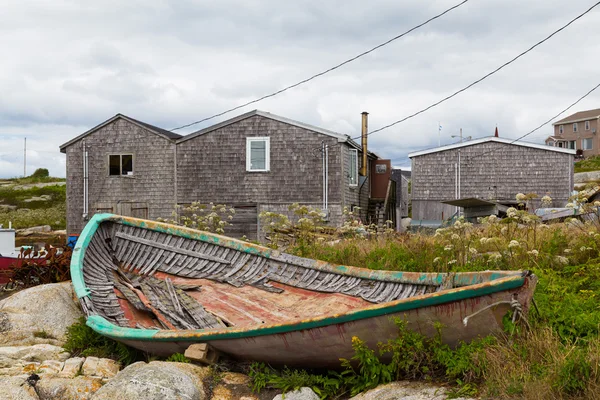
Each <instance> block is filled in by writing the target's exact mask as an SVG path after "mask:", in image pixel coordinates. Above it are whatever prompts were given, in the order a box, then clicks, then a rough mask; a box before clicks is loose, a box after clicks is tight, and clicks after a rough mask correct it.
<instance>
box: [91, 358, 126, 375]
mask: <svg viewBox="0 0 600 400" xmlns="http://www.w3.org/2000/svg"><path fill="white" fill-rule="evenodd" d="M119 369H121V364H120V363H119V362H117V361H115V360H111V359H110V358H97V357H88V358H86V359H85V362H84V363H83V366H82V367H81V371H82V373H83V375H86V376H96V377H99V378H112V377H113V376H115V375H117V374H118V373H119Z"/></svg>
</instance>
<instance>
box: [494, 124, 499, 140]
mask: <svg viewBox="0 0 600 400" xmlns="http://www.w3.org/2000/svg"><path fill="white" fill-rule="evenodd" d="M494 136H495V137H498V125H496V132H494Z"/></svg>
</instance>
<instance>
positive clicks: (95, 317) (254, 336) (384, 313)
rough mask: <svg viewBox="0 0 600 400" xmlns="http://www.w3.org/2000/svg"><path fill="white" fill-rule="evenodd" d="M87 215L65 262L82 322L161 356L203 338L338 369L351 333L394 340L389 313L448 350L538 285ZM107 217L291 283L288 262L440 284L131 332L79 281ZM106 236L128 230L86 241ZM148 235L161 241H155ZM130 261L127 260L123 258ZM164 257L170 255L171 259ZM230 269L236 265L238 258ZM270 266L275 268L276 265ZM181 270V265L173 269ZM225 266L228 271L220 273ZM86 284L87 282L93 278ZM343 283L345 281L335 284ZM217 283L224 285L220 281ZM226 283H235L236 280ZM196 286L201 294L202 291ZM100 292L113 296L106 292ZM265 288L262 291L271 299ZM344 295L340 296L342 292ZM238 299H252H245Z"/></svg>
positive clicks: (509, 275)
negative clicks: (291, 313)
mask: <svg viewBox="0 0 600 400" xmlns="http://www.w3.org/2000/svg"><path fill="white" fill-rule="evenodd" d="M94 218H96V220H95V221H92V222H94V223H95V224H96V225H92V226H90V227H89V229H88V227H86V230H84V232H83V233H82V235H81V237H80V241H78V242H77V245H76V247H75V251H74V257H73V261H72V265H71V274H72V277H73V282H74V285H75V290H76V293H77V295H78V297H79V298H80V299H81V301H82V305H83V306H84V311H85V312H86V314H87V315H88V318H87V324H88V325H89V326H90V327H92V328H93V329H94V330H95V331H97V332H99V333H101V334H102V335H105V336H108V337H110V338H112V339H115V340H118V341H121V342H123V343H125V344H128V345H130V346H132V347H135V348H138V349H141V350H144V351H147V352H150V353H153V354H158V355H163V356H168V355H170V354H173V353H183V352H185V350H186V349H187V348H188V347H189V346H190V345H192V344H194V343H209V344H210V345H211V346H212V347H213V348H215V349H217V350H219V351H221V352H223V353H225V354H228V355H230V356H232V357H234V358H237V359H240V360H256V361H264V362H268V363H271V364H285V365H290V366H292V365H293V366H310V367H328V368H336V367H339V366H340V361H339V359H340V358H351V357H352V355H353V354H354V352H353V349H352V338H353V337H358V338H360V339H361V340H363V341H365V342H366V343H367V344H368V345H369V346H370V347H371V348H376V345H377V343H378V342H385V341H387V340H388V339H392V338H394V337H396V336H397V334H398V328H397V326H396V323H395V319H402V320H405V321H406V322H407V325H408V328H409V329H411V330H414V331H416V332H419V333H421V334H423V335H426V336H430V337H431V336H434V335H436V334H437V332H438V331H437V328H436V325H437V323H439V324H441V325H442V329H441V335H442V340H443V341H444V342H445V343H447V344H449V345H451V346H455V345H457V344H458V343H460V342H461V341H469V340H472V339H474V338H477V337H484V336H487V335H488V334H490V333H496V332H499V331H501V330H502V326H503V324H502V319H503V318H504V317H505V316H506V315H507V313H508V312H509V311H510V310H511V307H515V306H518V308H519V312H522V313H523V314H524V315H526V314H527V312H528V309H529V304H530V302H531V299H532V296H533V292H534V289H535V285H536V282H537V278H536V277H535V275H532V274H530V273H528V272H527V271H485V272H474V273H457V274H409V273H401V272H390V271H371V270H365V269H361V268H354V267H346V266H331V265H328V264H326V263H323V262H319V261H315V260H307V259H302V260H300V259H297V258H294V257H293V256H292V257H290V256H285V257H284V256H282V255H280V254H275V253H273V252H270V249H266V248H259V247H258V246H255V245H248V244H245V243H243V242H233V241H231V240H230V239H227V238H223V237H215V236H210V235H209V234H206V233H201V234H198V233H196V231H189V230H185V229H181V228H179V227H173V226H168V225H165V224H157V223H155V222H151V221H142V220H135V219H131V218H125V217H118V216H110V215H104V216H102V215H101V216H95V217H94ZM106 221H111V222H117V223H119V224H125V225H127V226H128V229H129V228H131V227H136V228H139V227H140V226H143V228H144V229H151V230H153V232H154V233H157V232H160V233H161V234H162V233H165V232H168V233H169V234H177V235H178V236H182V237H186V238H188V239H190V238H191V239H193V240H201V241H205V242H207V243H208V242H210V243H212V244H215V243H218V244H219V245H223V244H224V245H225V246H228V248H229V250H225V251H223V252H221V253H214V252H210V254H213V256H211V257H213V259H215V260H221V259H222V258H223V257H224V256H225V254H228V256H231V254H232V253H231V251H230V250H235V251H240V252H245V253H244V254H247V255H251V256H252V257H258V258H260V259H264V260H266V262H267V264H271V267H270V268H271V271H272V273H273V274H275V272H274V271H276V270H277V268H279V270H284V271H286V272H285V273H284V274H283V275H285V277H286V279H288V281H289V279H290V278H289V277H290V276H292V274H291V273H290V272H287V271H288V270H285V268H288V266H289V265H288V264H290V263H291V262H292V261H293V262H297V265H298V267H297V268H296V267H294V269H293V270H294V271H296V269H298V271H300V269H302V268H304V269H310V270H315V271H318V273H319V274H322V276H323V277H324V280H323V281H322V282H327V283H330V282H336V281H335V280H331V278H330V276H331V274H334V275H336V277H337V278H336V279H342V278H343V279H345V278H344V277H346V276H347V277H349V278H352V279H360V280H362V281H361V282H363V283H364V282H367V281H374V282H381V283H382V284H388V285H395V284H396V283H394V282H398V283H402V284H405V285H409V284H412V285H413V286H414V287H415V290H416V288H418V287H420V286H419V285H423V284H424V283H425V284H428V285H437V287H438V289H437V290H436V291H435V292H431V291H427V290H423V291H422V292H416V291H413V293H422V294H417V295H412V296H408V297H401V296H400V297H398V298H397V299H396V300H393V301H385V302H381V303H378V304H373V302H370V303H367V304H366V305H364V306H361V307H360V308H356V309H351V310H348V309H344V310H342V309H341V307H340V306H338V307H337V308H336V303H335V302H331V303H327V304H328V306H323V307H322V309H318V312H316V313H314V314H313V315H311V317H309V318H302V319H296V320H290V319H283V320H281V321H273V320H267V319H266V318H265V320H264V321H262V322H263V323H262V324H261V323H260V321H258V324H256V323H255V324H250V325H246V326H241V325H236V324H234V325H233V326H228V327H224V328H210V329H138V328H139V322H140V321H135V319H132V318H131V314H127V313H125V314H123V315H124V316H125V320H128V321H129V325H128V326H124V325H121V326H118V325H116V324H115V323H113V322H110V321H108V320H107V319H106V318H104V317H103V316H101V315H100V313H101V312H102V311H103V310H102V309H100V308H99V305H100V306H101V304H109V303H102V302H107V301H108V300H107V299H99V300H98V301H99V303H94V299H93V297H94V296H93V293H94V292H96V293H100V290H101V289H102V283H98V285H100V286H96V287H97V289H94V286H93V285H92V286H90V288H91V289H90V288H87V287H85V286H84V285H85V279H84V276H85V274H86V273H87V274H90V271H89V268H94V265H95V264H94V263H93V262H90V261H88V263H87V265H88V266H87V268H88V270H87V272H86V271H84V262H83V260H84V257H85V250H86V247H87V246H88V244H89V243H90V240H91V238H92V237H93V234H94V232H95V230H96V229H97V225H100V224H101V223H103V222H106ZM110 232H112V237H115V238H117V239H118V238H129V237H131V235H130V234H121V233H119V232H118V231H110V230H107V231H106V232H104V233H103V234H101V235H100V236H101V237H102V238H103V239H102V241H98V242H97V243H96V244H92V248H93V249H95V251H97V250H98V249H100V247H101V246H102V243H105V242H107V241H108V242H110V240H108V237H107V236H106V235H109V233H110ZM115 232H116V233H115ZM103 235H105V236H103ZM156 237H158V236H156ZM154 240H163V239H160V238H159V239H156V238H155V239H154ZM138 242H141V244H139V245H138V246H137V247H136V246H132V249H133V250H134V251H138V252H140V254H146V256H145V258H146V259H152V256H148V255H147V254H148V250H143V246H147V249H150V248H151V247H152V246H155V247H156V246H158V245H156V244H155V243H151V242H150V241H149V240H140V239H138ZM167 243H168V242H167ZM160 249H161V250H162V251H161V252H158V253H156V254H157V255H156V256H155V257H165V254H166V253H165V249H166V250H170V249H171V247H169V246H166V245H162V247H160ZM179 251H180V252H183V251H185V255H186V256H188V257H191V256H193V255H194V254H193V253H191V252H190V251H187V250H179ZM215 251H220V250H215ZM227 252H229V253H227ZM114 254H115V257H113V260H114V259H117V258H119V257H122V258H123V257H124V256H121V254H125V252H124V251H123V252H121V253H119V250H118V249H116V250H114ZM214 254H219V256H215V255H214ZM236 257H237V256H236ZM129 259H132V258H131V257H130V258H129ZM96 260H97V261H98V262H99V263H100V264H102V263H104V264H106V268H107V269H105V271H110V270H111V268H116V269H119V268H126V270H127V268H129V270H128V271H134V270H138V269H140V268H143V266H140V265H138V266H136V265H131V266H129V267H128V266H127V265H126V266H125V267H123V265H124V263H123V262H121V263H120V264H119V263H117V264H118V265H117V264H115V266H114V267H111V261H110V260H109V257H105V260H108V261H102V260H101V259H100V258H97V259H96ZM167 260H169V258H168V257H167ZM281 260H283V261H281ZM213 261H214V260H213ZM225 261H226V260H225ZM194 262H195V261H194ZM216 262H219V261H216ZM277 263H279V264H277ZM159 264H160V263H159ZM263 264H264V262H263ZM267 264H265V265H267ZM182 265H183V264H182ZM209 265H213V266H212V267H210V268H212V269H215V270H217V269H218V268H220V267H218V264H214V263H213V264H209ZM232 265H235V263H233V264H232ZM239 265H242V264H239ZM248 265H252V264H248ZM261 265H262V264H261ZM277 265H279V267H276V266H277ZM161 268H162V267H161ZM169 268H171V267H168V266H165V267H164V268H163V269H164V271H165V272H161V273H157V274H156V275H152V276H154V277H157V276H158V275H160V274H163V275H164V274H167V273H169V271H171V270H170V269H169ZM179 268H183V267H182V266H180V267H179ZM224 268H225V267H224ZM231 268H232V269H235V268H233V267H231ZM240 268H241V267H240ZM244 268H245V267H244ZM265 268H266V267H265ZM223 271H227V269H224V270H223ZM192 272H193V271H192ZM229 275H231V274H229ZM229 275H228V276H229ZM305 275H306V272H303V273H300V272H297V273H296V275H295V276H296V277H297V278H294V279H293V281H294V282H296V284H298V285H300V284H301V285H304V283H303V282H304V281H303V280H302V279H304V278H303V277H304V276H305ZM98 276H99V275H98ZM109 276H112V275H111V273H109ZM221 276H223V275H221ZM89 277H90V279H92V278H93V275H89ZM94 279H99V278H98V277H97V278H94ZM148 279H154V278H148ZM240 279H241V278H240ZM278 279H280V278H278V277H277V276H275V275H271V280H272V282H275V283H276V284H275V283H274V284H273V285H275V287H277V285H280V283H278V282H281V279H280V280H279V281H278ZM448 281H451V282H452V285H451V286H450V287H449V288H448V289H446V288H445V287H444V285H445V283H444V282H448ZM91 282H92V283H93V279H92V280H91ZM340 282H342V281H341V280H340ZM342 283H343V282H342ZM367 283H368V282H367ZM233 284H235V285H241V286H237V287H247V286H248V285H244V284H243V283H242V282H241V281H240V280H235V281H232V285H233ZM224 285H225V287H227V285H226V284H224ZM320 285H321V286H325V283H321V284H320ZM105 286H106V285H105ZM109 287H110V285H109ZM231 287H232V288H233V287H234V286H231ZM264 287H265V286H260V288H262V289H261V290H264ZM382 287H383V286H382ZM389 287H393V286H389ZM269 288H273V286H269ZM203 290H205V291H206V290H208V288H206V289H203ZM224 290H225V289H224ZM302 290H307V289H302ZM115 291H116V289H115ZM231 291H232V293H231V294H230V295H231V296H232V297H233V296H235V293H234V289H231ZM107 293H112V289H110V290H109V292H107ZM266 293H267V292H265V297H268V296H267V294H266ZM285 293H286V291H284V292H283V293H282V294H277V296H286V294H285ZM290 293H291V291H288V296H289V295H290ZM362 293H363V295H361V296H366V295H365V294H364V293H365V292H362ZM269 295H272V294H269ZM338 295H339V294H338ZM343 296H346V295H345V294H344V295H343ZM238 297H239V296H238ZM115 298H116V297H115ZM363 298H365V297H363ZM245 301H247V302H249V301H248V299H247V298H246V299H245ZM319 304H320V303H319ZM323 304H325V302H323ZM254 305H255V304H250V305H249V308H248V310H250V309H251V308H253V306H254ZM205 306H206V307H207V310H209V311H210V309H209V308H208V307H209V306H210V305H209V304H205ZM248 310H247V311H248ZM263 311H264V312H265V313H266V312H267V311H269V310H267V309H263ZM120 313H121V310H120V309H119V308H117V309H115V310H114V315H117V314H119V315H121V314H120ZM260 315H261V314H260V313H258V314H255V315H254V316H255V317H260ZM465 319H468V323H467V324H465ZM121 321H123V319H121Z"/></svg>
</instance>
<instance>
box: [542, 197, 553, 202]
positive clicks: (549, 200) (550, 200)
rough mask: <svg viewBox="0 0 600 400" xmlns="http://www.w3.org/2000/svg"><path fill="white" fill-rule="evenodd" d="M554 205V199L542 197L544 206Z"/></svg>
mask: <svg viewBox="0 0 600 400" xmlns="http://www.w3.org/2000/svg"><path fill="white" fill-rule="evenodd" d="M550 203H552V197H550V196H548V195H545V196H544V197H542V204H550Z"/></svg>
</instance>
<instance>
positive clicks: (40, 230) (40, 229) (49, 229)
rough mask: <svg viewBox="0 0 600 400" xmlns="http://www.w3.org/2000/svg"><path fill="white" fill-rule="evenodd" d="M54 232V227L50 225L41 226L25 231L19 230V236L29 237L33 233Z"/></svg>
mask: <svg viewBox="0 0 600 400" xmlns="http://www.w3.org/2000/svg"><path fill="white" fill-rule="evenodd" d="M48 232H52V227H51V226H50V225H40V226H32V227H30V228H25V229H17V232H16V233H17V235H18V236H27V235H31V234H33V233H48Z"/></svg>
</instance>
